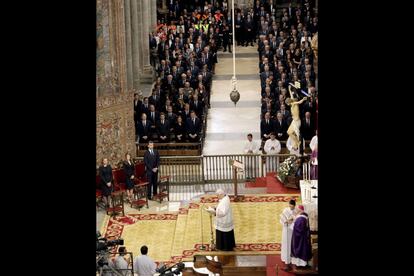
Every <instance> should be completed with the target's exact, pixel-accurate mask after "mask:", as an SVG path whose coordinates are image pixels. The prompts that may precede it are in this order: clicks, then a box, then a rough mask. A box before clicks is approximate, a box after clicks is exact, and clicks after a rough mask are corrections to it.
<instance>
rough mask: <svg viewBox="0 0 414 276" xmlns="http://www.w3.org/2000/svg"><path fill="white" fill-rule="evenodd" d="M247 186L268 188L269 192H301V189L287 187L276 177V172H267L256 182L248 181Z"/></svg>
mask: <svg viewBox="0 0 414 276" xmlns="http://www.w3.org/2000/svg"><path fill="white" fill-rule="evenodd" d="M245 187H246V188H265V187H266V188H267V189H266V192H267V193H268V194H300V190H297V189H291V188H285V186H284V185H283V183H282V182H280V181H279V180H278V179H277V178H276V173H275V172H271V173H267V175H266V177H258V178H256V180H255V181H254V182H246V183H245Z"/></svg>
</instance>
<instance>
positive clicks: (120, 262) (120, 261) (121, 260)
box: [114, 246, 132, 276]
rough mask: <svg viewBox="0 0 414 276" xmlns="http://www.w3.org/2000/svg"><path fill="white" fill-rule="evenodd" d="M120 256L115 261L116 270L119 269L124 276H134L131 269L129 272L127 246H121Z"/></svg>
mask: <svg viewBox="0 0 414 276" xmlns="http://www.w3.org/2000/svg"><path fill="white" fill-rule="evenodd" d="M118 253H119V256H117V257H116V258H115V260H114V265H115V268H116V269H119V270H121V271H118V272H119V273H120V274H121V275H123V276H132V274H131V271H130V270H131V269H129V270H128V267H129V263H130V261H131V260H130V259H129V257H128V255H127V254H126V253H127V250H126V247H125V246H121V247H119V249H118Z"/></svg>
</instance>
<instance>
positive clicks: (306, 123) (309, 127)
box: [300, 111, 315, 140]
mask: <svg viewBox="0 0 414 276" xmlns="http://www.w3.org/2000/svg"><path fill="white" fill-rule="evenodd" d="M300 133H301V134H302V137H303V139H305V140H311V139H312V137H313V135H314V134H315V126H314V123H313V122H312V120H311V114H310V112H309V111H308V112H306V113H305V118H304V119H303V121H302V123H301V130H300Z"/></svg>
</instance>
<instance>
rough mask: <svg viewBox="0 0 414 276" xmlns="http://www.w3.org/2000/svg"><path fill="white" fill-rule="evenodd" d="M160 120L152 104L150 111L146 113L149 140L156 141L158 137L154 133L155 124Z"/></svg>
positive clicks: (155, 132)
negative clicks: (149, 124)
mask: <svg viewBox="0 0 414 276" xmlns="http://www.w3.org/2000/svg"><path fill="white" fill-rule="evenodd" d="M159 119H160V113H159V112H158V111H156V110H155V106H154V105H153V104H151V105H150V110H149V112H148V121H150V122H151V127H150V132H151V139H156V138H157V137H158V135H157V131H156V127H155V126H156V123H157V122H158V121H159Z"/></svg>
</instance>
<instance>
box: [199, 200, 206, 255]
mask: <svg viewBox="0 0 414 276" xmlns="http://www.w3.org/2000/svg"><path fill="white" fill-rule="evenodd" d="M203 208H204V203H202V205H201V208H200V219H201V246H200V250H206V246H205V245H204V243H203V241H204V239H203V236H204V233H203Z"/></svg>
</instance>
